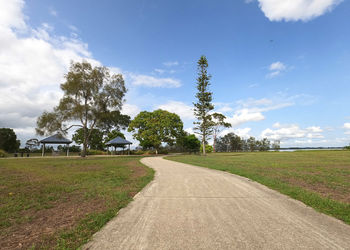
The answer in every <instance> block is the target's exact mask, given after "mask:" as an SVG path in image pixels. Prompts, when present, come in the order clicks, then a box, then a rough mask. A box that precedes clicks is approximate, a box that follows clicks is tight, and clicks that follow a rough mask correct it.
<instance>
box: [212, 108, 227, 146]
mask: <svg viewBox="0 0 350 250" xmlns="http://www.w3.org/2000/svg"><path fill="white" fill-rule="evenodd" d="M212 118H213V123H214V125H213V135H214V138H213V139H214V143H213V151H214V152H216V149H215V146H216V145H215V144H216V136H217V134H218V133H219V132H220V131H221V130H222V129H223V128H230V127H231V124H230V123H228V122H225V119H226V116H224V115H223V114H220V113H214V114H212Z"/></svg>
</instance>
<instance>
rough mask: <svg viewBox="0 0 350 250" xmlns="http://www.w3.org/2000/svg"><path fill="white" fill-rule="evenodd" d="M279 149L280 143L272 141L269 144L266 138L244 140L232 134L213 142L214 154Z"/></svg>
mask: <svg viewBox="0 0 350 250" xmlns="http://www.w3.org/2000/svg"><path fill="white" fill-rule="evenodd" d="M271 149H272V150H276V151H278V150H279V149H280V142H279V141H274V142H272V143H271V141H269V140H268V139H267V138H263V139H261V140H257V139H256V138H254V137H252V136H251V137H249V138H248V139H244V138H242V137H240V136H238V135H236V134H234V133H229V134H227V135H225V136H222V137H218V138H217V139H216V142H215V151H216V152H239V151H250V152H253V151H269V150H271Z"/></svg>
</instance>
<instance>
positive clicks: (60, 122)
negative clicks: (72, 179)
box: [36, 61, 126, 157]
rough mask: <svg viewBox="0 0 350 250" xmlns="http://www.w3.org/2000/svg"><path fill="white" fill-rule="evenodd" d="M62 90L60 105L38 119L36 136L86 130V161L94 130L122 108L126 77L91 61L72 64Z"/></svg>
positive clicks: (84, 149) (84, 141)
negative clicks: (94, 65) (112, 72)
mask: <svg viewBox="0 0 350 250" xmlns="http://www.w3.org/2000/svg"><path fill="white" fill-rule="evenodd" d="M61 90H62V91H63V97H62V98H61V99H60V101H59V104H58V105H57V106H56V107H55V108H54V109H53V111H51V112H48V111H45V112H44V113H43V114H42V115H41V116H40V117H39V118H38V120H37V128H36V132H37V134H39V135H45V134H51V133H53V132H59V133H60V134H66V133H67V131H68V130H69V129H70V128H72V127H75V126H76V127H80V128H82V129H83V142H82V144H83V151H82V154H81V155H82V156H83V157H84V156H85V155H86V148H87V145H88V141H89V138H90V136H91V133H92V131H94V128H95V127H96V126H97V125H100V126H101V123H103V120H104V119H107V118H106V114H110V113H111V112H113V111H120V110H121V108H122V105H123V101H124V96H125V93H126V88H125V83H124V79H123V76H122V75H121V74H111V73H110V71H109V69H108V68H106V67H93V66H91V64H90V63H89V62H87V61H83V62H81V63H80V62H76V63H73V62H72V64H71V66H70V69H69V72H68V73H67V74H66V75H65V82H64V83H63V84H61Z"/></svg>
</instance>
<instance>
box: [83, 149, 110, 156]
mask: <svg viewBox="0 0 350 250" xmlns="http://www.w3.org/2000/svg"><path fill="white" fill-rule="evenodd" d="M86 153H87V155H106V154H107V152H105V151H101V150H95V149H88V150H87V152H86Z"/></svg>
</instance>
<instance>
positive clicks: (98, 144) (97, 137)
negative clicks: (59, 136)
mask: <svg viewBox="0 0 350 250" xmlns="http://www.w3.org/2000/svg"><path fill="white" fill-rule="evenodd" d="M72 140H73V141H74V142H75V143H76V144H83V142H84V129H82V128H79V129H77V130H76V131H75V133H74V134H73V137H72ZM87 146H88V148H89V149H94V150H103V149H104V143H103V132H102V131H101V130H99V129H96V128H94V129H92V132H91V133H90V137H89V139H88V142H87Z"/></svg>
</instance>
